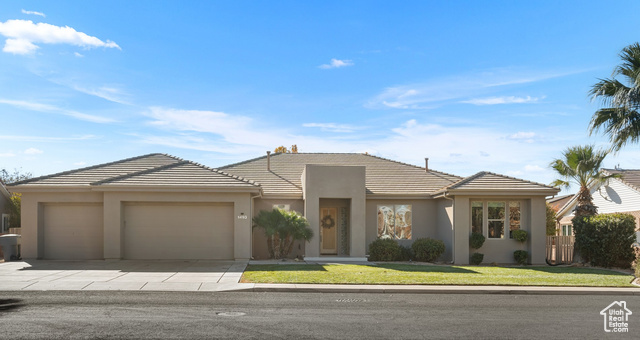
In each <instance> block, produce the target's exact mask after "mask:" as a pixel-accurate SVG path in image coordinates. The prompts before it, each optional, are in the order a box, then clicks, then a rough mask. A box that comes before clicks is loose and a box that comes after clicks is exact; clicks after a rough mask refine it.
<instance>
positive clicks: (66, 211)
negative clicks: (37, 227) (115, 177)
mask: <svg viewBox="0 0 640 340" xmlns="http://www.w3.org/2000/svg"><path fill="white" fill-rule="evenodd" d="M102 223H103V219H102V204H45V205H44V228H43V234H44V258H45V259H50V260H97V259H103V258H104V253H103V228H102Z"/></svg>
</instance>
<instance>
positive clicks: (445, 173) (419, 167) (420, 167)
mask: <svg viewBox="0 0 640 340" xmlns="http://www.w3.org/2000/svg"><path fill="white" fill-rule="evenodd" d="M361 155H365V156H370V157H373V158H377V159H381V160H385V161H389V162H393V163H398V164H402V165H407V166H411V167H414V168H418V169H421V170H425V171H429V172H435V173H438V174H442V175H447V176H451V177H457V178H462V177H460V176H458V175H454V174H450V173H447V172H444V171H438V170H433V169H426V168H425V167H422V166H418V165H415V164H409V163H405V162H400V161H396V160H393V159H389V158H384V157H380V156H376V155H371V154H368V153H363V154H361ZM445 179H446V180H448V181H451V180H450V179H447V178H445Z"/></svg>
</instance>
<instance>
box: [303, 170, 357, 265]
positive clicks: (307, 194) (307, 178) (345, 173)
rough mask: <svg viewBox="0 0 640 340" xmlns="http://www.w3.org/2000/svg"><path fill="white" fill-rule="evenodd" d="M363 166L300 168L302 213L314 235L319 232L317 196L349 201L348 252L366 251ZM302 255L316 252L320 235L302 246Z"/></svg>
mask: <svg viewBox="0 0 640 340" xmlns="http://www.w3.org/2000/svg"><path fill="white" fill-rule="evenodd" d="M365 169H366V168H365V167H364V166H324V165H310V164H308V165H306V166H305V169H304V171H303V172H302V185H303V195H304V204H305V208H304V211H305V216H306V218H307V219H308V220H309V224H310V226H311V229H313V233H314V235H319V234H320V199H321V198H340V199H348V200H350V201H351V207H350V209H349V210H350V219H349V225H350V227H351V229H350V230H349V231H350V232H349V235H350V238H351V243H350V246H349V251H350V254H349V255H350V256H353V257H364V256H365V254H366V204H365V196H366V188H365V173H366V170H365ZM305 256H308V257H318V256H320V238H319V237H315V238H314V239H312V240H311V242H309V243H308V244H307V246H306V251H305Z"/></svg>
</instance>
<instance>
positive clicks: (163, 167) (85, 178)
mask: <svg viewBox="0 0 640 340" xmlns="http://www.w3.org/2000/svg"><path fill="white" fill-rule="evenodd" d="M115 185H118V186H200V187H225V188H230V187H231V188H233V187H237V188H240V187H255V188H258V187H259V185H258V184H257V183H255V182H253V181H249V180H246V179H243V178H240V177H238V176H233V175H230V174H227V173H224V172H222V171H218V170H215V169H211V168H208V167H205V166H203V165H200V164H197V163H193V162H190V161H185V160H183V159H180V158H177V157H174V156H170V155H166V154H159V153H155V154H149V155H144V156H139V157H134V158H128V159H124V160H121V161H117V162H111V163H105V164H100V165H95V166H91V167H87V168H82V169H77V170H71V171H65V172H61V173H57V174H53V175H48V176H42V177H36V178H31V179H28V180H24V181H20V182H16V183H12V186H17V187H30V186H94V187H95V186H103V187H108V186H115Z"/></svg>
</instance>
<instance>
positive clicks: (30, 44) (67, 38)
mask: <svg viewBox="0 0 640 340" xmlns="http://www.w3.org/2000/svg"><path fill="white" fill-rule="evenodd" d="M0 35H3V36H5V37H6V38H7V40H6V42H5V46H4V48H3V51H4V52H6V53H13V54H31V53H33V52H34V51H35V50H36V49H37V48H38V46H37V45H36V43H42V44H70V45H74V46H81V47H84V48H93V47H108V48H117V49H120V46H118V44H116V43H115V42H113V41H110V40H107V41H106V42H105V41H102V40H100V39H98V38H96V37H92V36H90V35H87V34H86V33H83V32H78V31H76V30H75V29H73V28H71V27H69V26H64V27H61V26H55V25H51V24H47V23H42V22H40V23H37V24H35V23H33V21H31V20H7V21H5V22H0Z"/></svg>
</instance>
